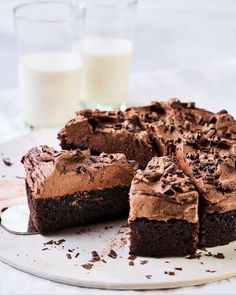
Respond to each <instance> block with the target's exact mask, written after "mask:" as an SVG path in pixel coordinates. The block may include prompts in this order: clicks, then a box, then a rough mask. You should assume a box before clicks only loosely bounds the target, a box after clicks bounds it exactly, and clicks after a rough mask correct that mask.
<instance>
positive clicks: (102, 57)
mask: <svg viewBox="0 0 236 295" xmlns="http://www.w3.org/2000/svg"><path fill="white" fill-rule="evenodd" d="M81 52H82V57H83V79H82V93H81V99H82V101H83V102H84V103H85V105H86V106H92V107H101V106H106V107H109V106H121V105H122V104H125V102H126V100H127V98H128V86H129V75H130V67H131V61H132V54H133V45H132V42H131V41H130V40H127V39H119V38H101V37H98V38H87V39H86V40H84V42H83V43H82V48H81Z"/></svg>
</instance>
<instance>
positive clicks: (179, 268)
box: [175, 267, 183, 271]
mask: <svg viewBox="0 0 236 295" xmlns="http://www.w3.org/2000/svg"><path fill="white" fill-rule="evenodd" d="M175 270H178V271H181V270H183V268H182V267H175Z"/></svg>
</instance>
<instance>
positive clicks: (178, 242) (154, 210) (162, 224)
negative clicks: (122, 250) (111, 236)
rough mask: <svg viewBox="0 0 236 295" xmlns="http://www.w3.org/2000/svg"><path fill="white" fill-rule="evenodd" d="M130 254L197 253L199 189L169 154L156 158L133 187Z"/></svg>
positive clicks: (138, 172) (141, 173)
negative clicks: (197, 189)
mask: <svg viewBox="0 0 236 295" xmlns="http://www.w3.org/2000/svg"><path fill="white" fill-rule="evenodd" d="M129 223H130V228H131V235H130V237H131V245H130V253H131V254H135V255H141V256H153V257H161V256H184V255H187V254H194V253H195V252H196V250H197V243H198V192H197V191H196V189H195V187H194V185H193V184H192V182H191V180H190V178H189V177H187V176H186V175H185V174H184V173H183V171H182V170H179V169H178V168H177V165H176V163H175V162H174V161H173V160H172V159H171V158H169V157H154V158H152V160H151V161H150V162H149V163H148V165H147V167H146V169H145V170H138V171H137V173H136V175H135V177H134V179H133V181H132V184H131V188H130V215H129Z"/></svg>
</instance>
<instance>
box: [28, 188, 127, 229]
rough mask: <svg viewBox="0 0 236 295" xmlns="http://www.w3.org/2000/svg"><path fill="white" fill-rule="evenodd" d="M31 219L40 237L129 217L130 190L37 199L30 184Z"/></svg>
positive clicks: (99, 191)
mask: <svg viewBox="0 0 236 295" xmlns="http://www.w3.org/2000/svg"><path fill="white" fill-rule="evenodd" d="M26 189H27V197H28V203H29V208H30V214H31V219H32V222H33V225H34V227H35V229H36V230H37V231H38V232H39V233H42V234H44V233H48V232H52V231H56V230H61V229H64V228H67V227H73V226H77V225H84V224H89V223H94V222H100V221H106V220H110V219H115V218H119V217H127V216H128V211H129V203H128V193H129V187H128V186H117V187H114V188H110V189H104V190H94V191H89V192H83V193H77V194H73V195H65V196H62V197H58V198H50V199H49V198H47V199H36V198H34V197H32V192H31V190H30V188H29V186H28V185H27V184H26Z"/></svg>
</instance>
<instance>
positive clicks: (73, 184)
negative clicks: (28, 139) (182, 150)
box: [22, 146, 137, 198]
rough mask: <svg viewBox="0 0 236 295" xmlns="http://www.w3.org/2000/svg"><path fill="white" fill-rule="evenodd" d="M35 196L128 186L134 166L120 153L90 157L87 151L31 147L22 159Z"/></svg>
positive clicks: (48, 196) (61, 194)
mask: <svg viewBox="0 0 236 295" xmlns="http://www.w3.org/2000/svg"><path fill="white" fill-rule="evenodd" d="M22 162H23V164H24V167H25V170H26V179H27V183H28V185H29V186H30V189H31V191H32V195H33V197H34V198H57V197H60V196H64V195H70V194H74V193H77V192H84V191H90V190H101V189H106V188H111V187H114V186H130V184H131V181H132V178H133V176H134V173H135V171H136V170H137V166H136V164H135V163H134V161H127V159H126V157H125V156H124V155H123V154H110V155H108V154H105V153H102V154H100V155H99V156H91V155H90V152H89V151H88V150H86V151H83V152H82V151H80V150H79V149H77V150H75V151H60V152H58V151H55V150H54V149H52V148H50V147H48V146H41V147H39V148H37V147H35V148H32V149H31V150H30V151H29V152H28V153H27V154H26V155H25V156H24V157H23V159H22Z"/></svg>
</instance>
